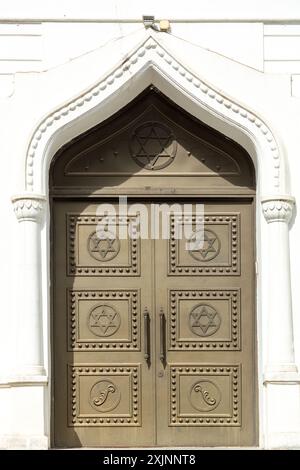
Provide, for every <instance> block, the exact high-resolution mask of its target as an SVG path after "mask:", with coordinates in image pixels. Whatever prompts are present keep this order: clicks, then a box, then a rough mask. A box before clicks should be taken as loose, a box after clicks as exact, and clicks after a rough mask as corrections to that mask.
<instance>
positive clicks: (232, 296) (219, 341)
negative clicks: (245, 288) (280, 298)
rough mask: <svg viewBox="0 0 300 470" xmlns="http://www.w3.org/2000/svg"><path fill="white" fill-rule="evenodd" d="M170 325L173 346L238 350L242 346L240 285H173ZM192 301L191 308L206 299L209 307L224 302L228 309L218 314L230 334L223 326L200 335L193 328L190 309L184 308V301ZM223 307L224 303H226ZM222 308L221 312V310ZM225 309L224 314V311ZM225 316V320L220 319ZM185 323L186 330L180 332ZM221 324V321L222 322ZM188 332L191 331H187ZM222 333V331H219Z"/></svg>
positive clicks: (193, 348) (170, 344)
mask: <svg viewBox="0 0 300 470" xmlns="http://www.w3.org/2000/svg"><path fill="white" fill-rule="evenodd" d="M169 294H170V295H169V309H168V311H169V325H170V326H169V329H170V343H169V348H170V350H171V351H172V350H177V351H195V350H196V351H197V350H202V351H207V350H211V351H226V350H227V351H239V350H240V346H241V344H240V343H241V338H240V336H241V332H240V330H241V325H240V323H241V307H240V290H239V289H223V290H222V289H215V290H212V289H207V290H198V289H197V290H196V289H194V290H180V289H171V290H170V293H169ZM191 301H192V302H193V306H192V311H193V310H194V309H195V308H196V307H197V306H199V303H203V304H205V305H207V306H208V307H210V308H214V309H215V310H216V309H217V307H216V306H217V305H218V304H220V302H221V303H223V305H224V303H225V304H226V305H227V308H228V311H226V309H225V312H224V311H222V316H219V319H220V323H221V322H223V326H225V329H227V330H228V333H227V337H226V336H224V334H225V332H224V329H223V330H221V331H220V332H219V333H218V330H219V328H218V329H216V330H215V331H213V329H210V330H208V331H207V333H208V334H207V335H204V334H202V335H201V336H199V335H198V334H197V333H195V331H194V330H193V329H191V328H190V315H191V311H190V309H187V310H186V313H185V310H184V304H185V303H189V302H191ZM223 309H224V307H223ZM220 313H221V312H220V309H219V314H220ZM224 313H225V314H224ZM221 318H222V320H221ZM184 322H185V323H186V332H185V333H182V335H181V334H180V331H181V330H183V325H184ZM219 326H220V325H219ZM188 332H189V333H190V334H188ZM220 333H221V335H220Z"/></svg>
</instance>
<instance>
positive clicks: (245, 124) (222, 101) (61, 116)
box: [25, 34, 288, 195]
mask: <svg viewBox="0 0 300 470" xmlns="http://www.w3.org/2000/svg"><path fill="white" fill-rule="evenodd" d="M149 67H154V68H155V70H156V71H158V73H160V74H162V75H163V76H167V77H168V79H170V78H171V82H172V81H173V82H174V83H176V88H177V89H181V90H182V91H183V92H184V93H185V94H188V95H189V96H190V97H191V98H192V99H193V100H194V101H196V102H197V103H198V104H199V106H202V107H203V108H205V109H206V110H208V112H211V113H213V114H214V115H215V116H217V117H219V118H220V119H222V120H223V121H225V122H227V123H229V124H230V125H234V126H235V127H237V128H239V129H240V130H241V132H243V133H244V134H246V135H247V136H248V138H250V140H251V141H252V142H254V144H255V147H256V149H257V156H258V167H259V173H260V180H261V185H262V189H263V191H264V193H268V194H269V195H279V194H285V193H286V192H288V191H287V190H286V187H285V185H286V184H285V162H284V156H283V155H282V154H280V151H279V147H278V145H277V142H276V139H275V137H274V134H273V132H272V131H271V129H270V127H269V126H268V125H267V124H266V123H265V122H264V121H263V120H262V119H261V118H260V117H258V116H256V115H255V114H254V113H253V112H252V111H249V110H247V109H246V107H244V106H241V105H239V104H238V103H236V102H234V101H233V100H232V99H231V98H229V97H227V96H226V94H225V92H224V93H223V92H222V93H221V92H220V91H217V90H215V89H214V88H213V87H212V86H210V85H208V84H207V83H205V81H204V80H202V78H200V77H197V76H196V75H195V74H194V73H192V72H191V71H189V70H188V69H187V68H186V67H185V66H184V65H183V64H182V63H180V62H179V61H178V60H176V58H175V57H174V56H173V55H171V54H170V52H168V51H167V50H166V49H165V47H163V46H162V45H161V44H159V41H158V39H157V37H153V35H152V34H150V35H149V37H148V38H147V39H146V40H145V41H144V42H143V43H142V44H141V45H139V46H138V47H137V48H136V49H135V50H134V51H133V52H131V53H130V54H128V56H127V59H126V60H125V61H123V62H122V64H119V65H118V66H116V67H115V69H114V70H113V71H111V72H110V73H109V74H108V75H106V76H105V77H104V78H103V79H101V81H99V82H98V83H97V84H96V85H94V86H93V87H91V88H90V89H89V90H88V91H86V92H84V93H81V94H79V95H78V96H77V97H76V98H75V99H73V100H72V101H70V102H69V103H68V104H65V105H63V106H61V107H60V108H58V109H57V110H56V111H54V112H52V113H51V114H49V115H48V116H47V117H46V118H44V119H43V121H42V122H41V123H40V124H39V126H38V127H37V128H36V130H35V132H34V134H33V136H32V138H31V141H30V145H29V148H28V151H27V155H26V177H25V190H26V191H29V192H35V193H42V194H44V193H45V191H46V188H45V184H46V183H45V181H46V179H47V178H45V175H44V174H43V171H44V169H45V168H48V166H47V163H46V162H45V160H47V157H46V153H47V150H46V149H47V148H48V146H49V142H50V141H51V140H53V138H54V136H55V134H57V133H58V132H59V131H60V130H62V129H63V128H64V127H65V126H66V125H70V123H71V122H72V121H73V120H75V119H76V120H78V119H80V117H82V116H83V115H87V114H88V113H89V112H92V111H93V110H95V109H96V108H97V106H99V105H100V104H101V103H102V102H103V101H104V100H106V99H107V98H109V97H110V96H112V95H113V94H114V93H115V92H116V91H118V90H119V89H120V88H121V87H122V86H123V85H124V84H126V82H127V81H129V80H132V79H134V77H136V76H138V74H140V73H141V72H142V71H143V70H146V69H148V68H149Z"/></svg>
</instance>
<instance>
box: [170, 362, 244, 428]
mask: <svg viewBox="0 0 300 470" xmlns="http://www.w3.org/2000/svg"><path fill="white" fill-rule="evenodd" d="M241 369H242V367H241V365H240V364H235V365H232V364H231V365H228V364H214V365H210V364H207V365H205V364H201V365H199V364H192V365H188V366H187V365H184V364H172V366H171V367H170V388H169V394H170V398H171V399H170V402H171V403H172V405H171V413H170V423H169V426H200V427H202V426H209V427H211V426H212V427H214V426H222V427H224V426H237V427H239V426H241V425H242V416H241V406H242V388H241ZM224 383H226V385H225V386H224ZM226 390H229V397H228V398H227V401H225V400H224V402H223V400H222V394H224V395H226V393H228V392H227V391H226ZM222 392H223V393H222ZM188 402H189V403H190V405H187V403H188Z"/></svg>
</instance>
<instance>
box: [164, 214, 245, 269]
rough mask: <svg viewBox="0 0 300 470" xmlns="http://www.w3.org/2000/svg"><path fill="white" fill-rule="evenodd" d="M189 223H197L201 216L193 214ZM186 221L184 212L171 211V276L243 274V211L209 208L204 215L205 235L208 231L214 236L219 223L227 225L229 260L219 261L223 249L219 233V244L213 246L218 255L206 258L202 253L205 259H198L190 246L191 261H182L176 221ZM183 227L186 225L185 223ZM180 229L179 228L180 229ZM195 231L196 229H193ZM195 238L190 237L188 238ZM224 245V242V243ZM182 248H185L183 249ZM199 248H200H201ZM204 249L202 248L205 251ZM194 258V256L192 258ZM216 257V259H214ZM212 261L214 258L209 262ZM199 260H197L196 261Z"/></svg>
mask: <svg viewBox="0 0 300 470" xmlns="http://www.w3.org/2000/svg"><path fill="white" fill-rule="evenodd" d="M188 217H190V223H191V224H192V225H193V224H196V222H197V221H198V222H200V221H201V220H200V219H199V220H198V218H197V217H196V216H195V215H191V216H188ZM187 222H188V221H184V220H183V218H182V217H181V216H177V215H176V214H175V215H172V216H171V223H170V226H171V236H170V240H169V269H168V276H217V275H218V276H220V275H221V276H239V275H240V257H241V255H240V213H239V212H236V213H229V212H220V213H209V212H206V213H205V216H204V221H203V222H204V236H205V234H207V235H208V233H210V234H211V236H212V235H213V234H214V235H216V233H215V232H212V230H211V229H213V228H214V230H215V231H217V230H216V226H217V225H219V226H226V227H227V229H228V240H229V242H228V247H227V250H228V262H220V261H218V254H219V253H220V248H221V242H220V240H219V238H218V237H217V235H216V238H215V240H216V241H217V239H218V245H217V248H216V249H215V248H214V251H215V253H216V256H214V257H211V258H208V259H206V258H205V257H203V256H202V258H203V259H202V261H200V260H199V258H200V252H199V256H197V257H196V256H195V254H196V251H195V250H194V251H193V252H191V250H189V255H190V258H191V259H190V260H191V263H190V262H187V261H186V260H184V261H182V262H180V239H178V238H176V234H177V231H178V230H179V229H178V228H177V225H179V224H180V225H183V223H187ZM182 228H183V227H182ZM179 233H180V231H179ZM182 233H183V232H182ZM194 233H195V232H194ZM191 239H192V237H190V239H189V241H190V240H191ZM223 249H224V250H225V249H226V247H225V248H224V243H223ZM181 251H182V250H181ZM198 251H199V250H198ZM203 251H204V250H202V252H203ZM193 258H194V260H193ZM214 260H215V261H214ZM210 261H212V262H210ZM195 263H197V264H195Z"/></svg>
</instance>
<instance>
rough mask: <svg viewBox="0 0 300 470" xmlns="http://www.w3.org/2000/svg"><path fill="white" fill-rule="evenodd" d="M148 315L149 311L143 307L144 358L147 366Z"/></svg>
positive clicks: (148, 357) (148, 361)
mask: <svg viewBox="0 0 300 470" xmlns="http://www.w3.org/2000/svg"><path fill="white" fill-rule="evenodd" d="M149 326H150V315H149V310H148V308H147V307H145V310H144V358H145V361H146V362H147V364H149V363H150V329H149Z"/></svg>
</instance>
